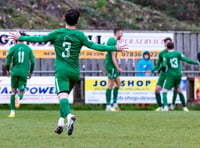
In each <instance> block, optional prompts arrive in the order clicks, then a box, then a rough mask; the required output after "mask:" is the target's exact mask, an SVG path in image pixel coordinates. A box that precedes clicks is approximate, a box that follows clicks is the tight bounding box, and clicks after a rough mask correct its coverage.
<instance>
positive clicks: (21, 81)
mask: <svg viewBox="0 0 200 148" xmlns="http://www.w3.org/2000/svg"><path fill="white" fill-rule="evenodd" d="M26 83H27V77H22V76H15V75H14V76H11V87H12V88H15V89H17V88H18V89H19V90H22V91H23V90H24V89H25V88H26Z"/></svg>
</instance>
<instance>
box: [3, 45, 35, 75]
mask: <svg viewBox="0 0 200 148" xmlns="http://www.w3.org/2000/svg"><path fill="white" fill-rule="evenodd" d="M11 63H12V69H11V75H15V76H24V77H27V76H28V74H29V73H33V70H34V64H35V59H34V54H33V52H32V50H31V48H30V47H28V46H27V45H25V44H22V43H19V44H16V45H14V46H13V47H11V48H10V50H9V51H8V54H7V57H6V68H7V71H9V69H10V65H11ZM30 64H31V67H30Z"/></svg>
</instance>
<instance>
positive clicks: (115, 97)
mask: <svg viewBox="0 0 200 148" xmlns="http://www.w3.org/2000/svg"><path fill="white" fill-rule="evenodd" d="M120 85H121V81H120V77H117V78H116V79H115V87H114V89H113V107H114V109H115V110H116V111H119V110H120V108H119V106H118V104H117V98H118V91H119V88H120Z"/></svg>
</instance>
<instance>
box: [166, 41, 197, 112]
mask: <svg viewBox="0 0 200 148" xmlns="http://www.w3.org/2000/svg"><path fill="white" fill-rule="evenodd" d="M167 49H168V53H167V54H165V55H164V57H163V67H164V68H165V69H167V71H166V73H167V78H166V82H165V84H164V90H163V104H164V109H163V111H168V103H167V92H168V90H170V89H172V88H174V89H175V90H176V91H177V92H178V95H179V97H180V100H181V102H182V105H183V110H184V111H189V110H188V108H187V107H186V102H185V98H184V95H183V93H182V91H181V88H180V83H181V77H182V66H181V61H185V62H187V63H189V64H195V65H198V64H200V63H199V62H197V61H193V60H190V59H188V58H186V57H185V56H184V55H183V54H182V53H181V52H178V51H176V50H174V43H173V42H169V43H168V44H167Z"/></svg>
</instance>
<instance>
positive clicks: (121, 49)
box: [117, 44, 128, 51]
mask: <svg viewBox="0 0 200 148" xmlns="http://www.w3.org/2000/svg"><path fill="white" fill-rule="evenodd" d="M125 49H128V47H127V44H125V45H117V51H126V50H125Z"/></svg>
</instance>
